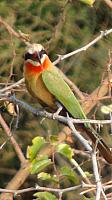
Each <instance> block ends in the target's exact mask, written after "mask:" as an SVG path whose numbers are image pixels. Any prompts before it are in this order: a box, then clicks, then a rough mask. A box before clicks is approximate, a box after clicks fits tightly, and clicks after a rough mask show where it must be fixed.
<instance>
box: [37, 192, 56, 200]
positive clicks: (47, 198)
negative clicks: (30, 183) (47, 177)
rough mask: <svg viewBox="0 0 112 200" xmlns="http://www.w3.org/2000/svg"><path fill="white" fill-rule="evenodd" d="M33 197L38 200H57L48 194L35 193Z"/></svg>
mask: <svg viewBox="0 0 112 200" xmlns="http://www.w3.org/2000/svg"><path fill="white" fill-rule="evenodd" d="M34 196H35V197H38V198H39V199H40V200H58V199H57V198H56V196H55V195H54V194H52V193H50V192H37V193H35V194H34Z"/></svg>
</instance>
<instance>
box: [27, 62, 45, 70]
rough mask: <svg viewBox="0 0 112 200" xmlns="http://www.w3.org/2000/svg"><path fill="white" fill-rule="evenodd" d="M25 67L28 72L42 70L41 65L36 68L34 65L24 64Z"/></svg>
mask: <svg viewBox="0 0 112 200" xmlns="http://www.w3.org/2000/svg"><path fill="white" fill-rule="evenodd" d="M25 66H26V69H27V71H28V72H41V71H43V70H44V67H43V65H40V66H36V65H33V64H32V63H30V62H27V63H25Z"/></svg>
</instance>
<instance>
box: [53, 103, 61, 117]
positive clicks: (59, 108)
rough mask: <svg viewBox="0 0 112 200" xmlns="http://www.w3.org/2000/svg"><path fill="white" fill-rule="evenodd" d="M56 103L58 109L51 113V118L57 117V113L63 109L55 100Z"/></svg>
mask: <svg viewBox="0 0 112 200" xmlns="http://www.w3.org/2000/svg"><path fill="white" fill-rule="evenodd" d="M56 105H57V107H58V109H57V111H56V112H55V113H53V119H56V118H57V117H58V115H59V113H60V112H61V111H62V109H63V106H62V105H61V104H60V103H59V102H56Z"/></svg>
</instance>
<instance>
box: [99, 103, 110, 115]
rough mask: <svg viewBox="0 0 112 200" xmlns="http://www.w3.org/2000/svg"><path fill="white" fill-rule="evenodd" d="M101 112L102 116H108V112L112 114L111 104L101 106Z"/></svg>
mask: <svg viewBox="0 0 112 200" xmlns="http://www.w3.org/2000/svg"><path fill="white" fill-rule="evenodd" d="M101 112H102V113H104V114H110V112H112V104H110V105H108V106H101Z"/></svg>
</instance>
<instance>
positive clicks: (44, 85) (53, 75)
mask: <svg viewBox="0 0 112 200" xmlns="http://www.w3.org/2000/svg"><path fill="white" fill-rule="evenodd" d="M24 76H25V82H26V86H27V89H28V91H29V92H30V94H31V95H32V96H33V97H35V98H36V99H37V100H38V101H39V102H40V103H41V104H42V105H45V106H47V107H49V108H51V109H52V110H53V111H54V112H55V111H56V110H57V109H58V107H57V102H59V104H61V105H62V106H63V107H64V108H65V109H66V110H67V111H68V113H70V115H72V117H74V118H80V119H87V117H86V115H85V113H84V112H83V109H82V107H81V105H80V103H79V101H78V100H77V98H76V97H75V95H74V93H73V92H72V90H71V88H70V87H69V85H68V84H67V83H66V82H65V80H64V78H63V75H62V74H61V73H60V72H59V70H58V69H57V68H56V67H55V66H54V65H53V63H52V62H51V61H50V59H49V57H48V55H47V53H46V51H45V49H44V47H43V46H42V45H41V44H35V43H34V44H30V45H28V47H27V50H26V52H25V65H24ZM83 128H84V129H85V130H86V133H87V135H88V136H89V137H90V139H91V140H92V141H93V142H94V143H96V144H97V147H98V149H99V151H100V153H101V154H102V156H103V157H104V158H105V160H106V161H107V162H108V163H110V164H112V153H111V151H110V149H109V147H108V146H107V145H106V143H105V142H104V141H103V139H102V138H101V137H99V136H98V135H97V133H96V131H95V130H94V129H93V128H92V127H91V126H90V125H89V124H88V123H85V124H84V125H83Z"/></svg>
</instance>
